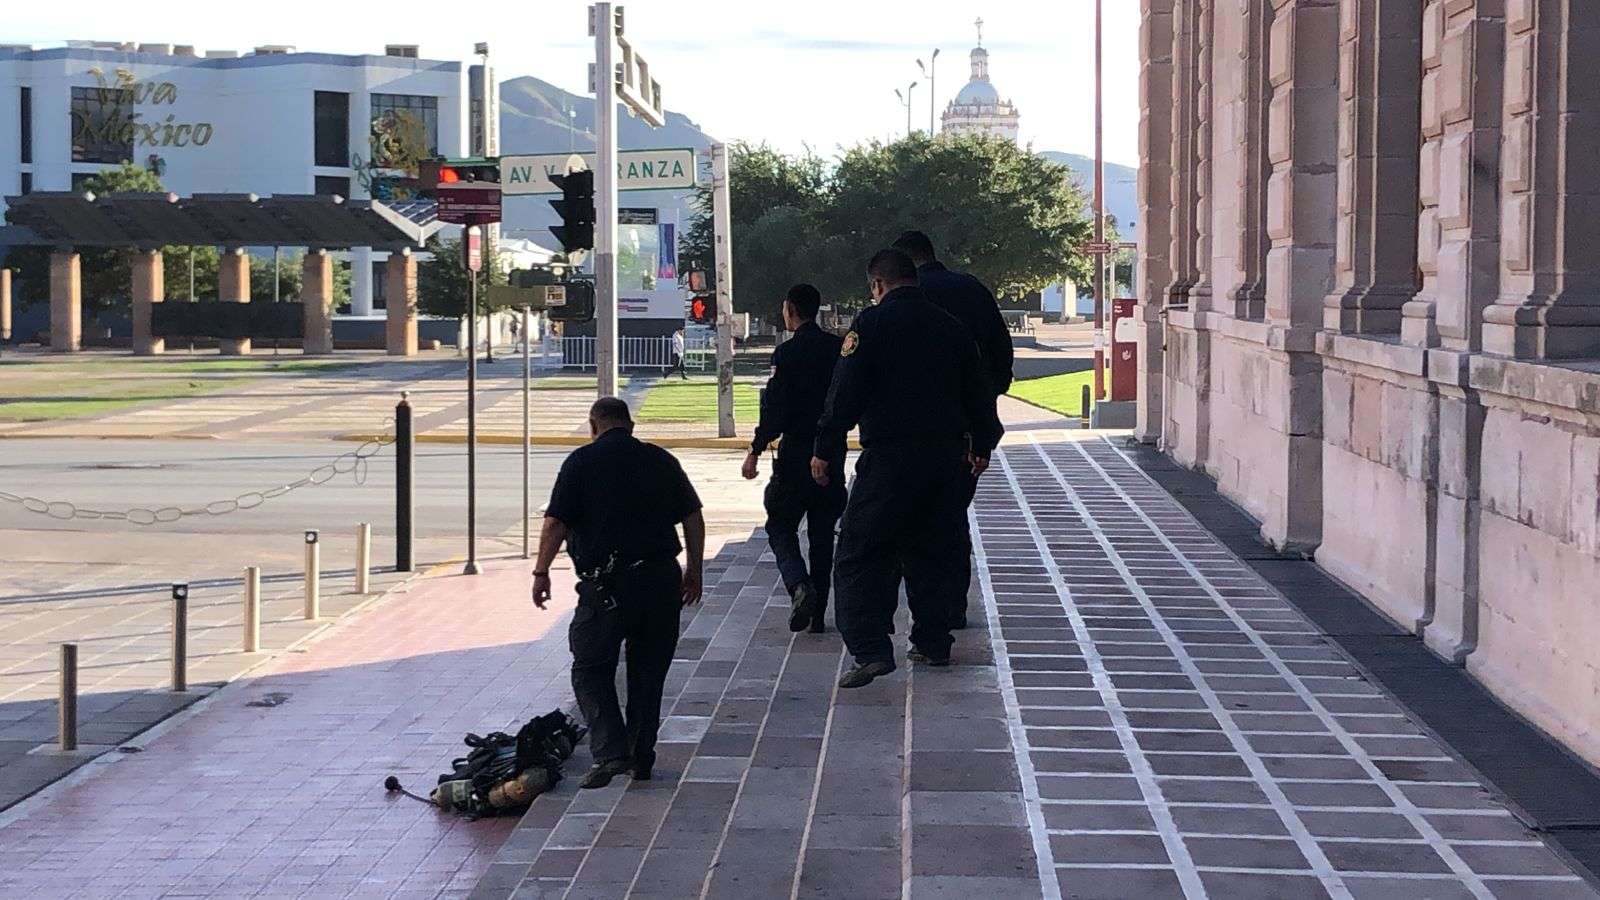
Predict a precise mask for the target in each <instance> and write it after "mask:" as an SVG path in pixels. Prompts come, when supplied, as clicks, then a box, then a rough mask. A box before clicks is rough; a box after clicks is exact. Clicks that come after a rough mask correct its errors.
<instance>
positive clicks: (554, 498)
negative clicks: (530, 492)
mask: <svg viewBox="0 0 1600 900" xmlns="http://www.w3.org/2000/svg"><path fill="white" fill-rule="evenodd" d="M698 509H700V497H699V495H697V494H696V493H695V492H694V485H692V484H690V483H689V476H688V475H685V474H684V471H683V466H681V465H679V464H678V460H677V458H676V457H674V456H673V455H672V454H671V453H668V452H667V451H665V450H663V449H661V448H660V447H657V446H656V445H654V444H647V443H645V442H643V441H641V440H638V439H636V438H635V437H634V436H633V435H632V434H629V433H628V430H627V429H625V428H613V429H611V430H610V431H607V432H605V433H604V434H602V435H600V437H599V438H597V439H595V440H594V441H593V442H592V443H589V444H585V445H584V446H582V447H579V448H578V449H576V450H574V451H572V453H571V455H569V456H568V457H567V459H566V461H565V462H563V463H562V464H561V473H560V474H559V475H557V476H556V483H555V487H553V488H551V489H550V505H549V506H547V507H546V508H545V515H547V516H550V517H551V518H554V519H559V520H560V521H561V522H562V524H564V525H566V526H567V527H568V528H569V529H571V533H570V534H569V535H568V537H567V550H568V552H570V553H571V554H572V562H573V564H574V565H576V566H577V568H578V571H579V572H584V571H588V570H590V569H593V568H596V567H599V566H603V565H605V563H606V560H607V559H609V558H610V556H611V554H612V553H613V552H615V553H616V554H617V558H618V560H619V561H620V562H623V563H628V562H634V561H637V560H641V559H654V558H657V557H662V556H676V555H677V554H678V551H679V550H682V549H683V545H682V544H680V543H679V542H678V529H677V525H678V523H679V522H682V521H683V520H684V519H687V518H688V517H689V516H690V515H691V514H693V513H694V512H695V511H696V510H698Z"/></svg>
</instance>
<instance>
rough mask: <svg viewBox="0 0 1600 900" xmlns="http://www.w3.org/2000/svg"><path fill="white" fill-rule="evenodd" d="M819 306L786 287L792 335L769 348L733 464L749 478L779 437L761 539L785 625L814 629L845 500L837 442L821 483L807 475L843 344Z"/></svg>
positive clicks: (817, 297) (801, 287) (808, 289)
mask: <svg viewBox="0 0 1600 900" xmlns="http://www.w3.org/2000/svg"><path fill="white" fill-rule="evenodd" d="M821 305H822V295H821V294H820V293H818V291H817V289H816V288H814V287H812V286H811V285H809V284H797V285H795V286H794V287H792V288H790V289H789V296H788V297H787V299H785V300H784V301H783V324H784V327H785V328H787V329H788V330H789V331H791V332H793V333H794V337H792V338H790V339H789V340H787V341H785V342H784V343H783V344H781V345H780V346H779V347H778V348H777V349H776V350H774V351H773V353H772V377H771V379H769V380H768V381H767V390H766V393H765V394H764V395H763V396H762V399H761V422H760V424H758V425H757V426H756V436H755V440H753V441H751V442H750V452H749V453H748V454H746V455H745V458H744V466H743V468H741V469H740V472H741V473H742V474H743V475H744V477H745V478H747V479H753V478H755V477H756V463H757V462H758V461H759V459H760V457H761V453H762V451H764V450H766V449H767V446H768V445H769V444H771V443H772V442H773V441H774V440H776V439H778V438H780V437H781V438H782V442H781V443H779V445H778V458H777V459H776V460H775V461H774V462H773V464H772V479H771V480H770V481H768V482H767V492H766V495H765V497H764V499H765V501H766V507H767V543H768V544H769V545H771V547H772V555H773V556H774V557H776V558H777V561H778V572H779V573H781V574H782V575H783V586H784V587H785V588H787V589H788V590H789V598H790V611H789V630H790V631H799V630H801V629H802V628H805V627H806V626H807V625H809V626H810V628H811V632H812V633H813V634H821V633H822V630H823V625H822V619H823V613H824V612H825V611H826V610H827V608H828V588H829V587H830V586H831V584H832V580H833V529H834V526H835V525H836V524H837V523H838V521H839V514H840V513H841V512H843V511H844V502H845V490H844V447H843V445H842V443H841V445H840V446H839V447H837V448H835V450H830V452H829V455H828V459H829V460H830V461H831V464H830V468H829V469H828V484H827V485H826V486H824V485H819V484H817V483H816V482H815V481H813V480H812V478H811V453H812V446H813V445H814V444H815V443H816V438H817V420H818V419H820V418H822V404H823V402H824V401H825V400H826V399H827V396H828V383H829V381H830V380H831V379H832V378H833V367H834V364H835V363H837V362H838V361H839V347H840V346H841V344H842V343H843V342H842V341H841V340H840V339H839V337H838V336H837V335H833V334H829V333H828V332H826V331H823V330H822V329H821V328H818V327H817V322H816V319H817V310H818V308H820V307H821ZM802 517H803V518H804V519H805V520H806V538H807V540H808V542H809V543H810V545H811V568H810V570H809V571H808V570H807V569H806V559H805V557H804V556H802V555H801V553H800V533H799V528H800V519H801V518H802Z"/></svg>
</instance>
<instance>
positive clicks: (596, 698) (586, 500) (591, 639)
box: [533, 397, 706, 788]
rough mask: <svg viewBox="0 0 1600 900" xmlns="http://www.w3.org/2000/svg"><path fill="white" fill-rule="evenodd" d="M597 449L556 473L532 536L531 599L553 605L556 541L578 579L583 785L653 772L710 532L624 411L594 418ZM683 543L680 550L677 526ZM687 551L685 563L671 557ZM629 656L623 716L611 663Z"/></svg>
mask: <svg viewBox="0 0 1600 900" xmlns="http://www.w3.org/2000/svg"><path fill="white" fill-rule="evenodd" d="M589 432H590V434H591V435H593V440H592V441H591V442H590V443H589V444H587V445H585V446H583V447H579V448H578V449H576V450H574V451H572V454H571V455H570V456H568V457H567V459H566V461H565V462H564V463H562V464H561V472H560V474H559V475H557V476H556V483H555V487H553V488H552V489H551V491H550V503H549V505H548V506H547V507H546V508H545V518H544V525H543V528H542V530H541V531H540V534H539V556H538V560H537V562H536V563H535V568H534V571H533V602H534V605H535V606H537V607H539V608H540V609H544V608H545V604H546V603H548V602H549V600H550V564H551V563H552V562H554V561H555V557H556V553H557V551H559V550H560V548H561V544H562V542H563V541H565V542H566V544H567V550H568V552H569V553H571V555H572V562H573V566H574V568H575V569H576V570H577V573H578V579H579V582H578V608H577V609H576V610H575V611H574V612H573V614H572V626H571V628H570V629H569V631H568V641H569V643H570V645H571V648H572V689H573V691H574V692H575V693H576V694H577V696H578V706H579V707H580V708H581V709H582V710H583V717H584V719H585V720H586V721H587V722H588V723H589V746H590V748H591V749H592V750H593V751H594V759H595V766H594V768H593V769H591V770H590V771H589V774H588V775H587V776H586V777H585V778H584V780H583V782H582V786H583V787H586V788H597V787H604V786H606V785H607V784H609V783H610V782H611V779H612V778H614V777H616V776H617V775H619V774H622V773H623V772H627V771H630V770H631V771H632V773H633V777H634V778H635V779H637V780H643V779H647V778H649V777H650V775H651V768H652V767H653V766H654V765H655V758H656V754H655V746H656V732H657V731H658V730H659V728H660V726H661V691H662V686H663V685H664V684H665V682H666V680H667V670H668V668H670V667H671V665H672V654H673V651H674V650H676V649H677V646H678V611H679V610H680V609H681V608H682V607H684V606H690V605H692V604H695V603H698V602H699V601H700V593H701V579H702V571H703V567H704V566H703V564H704V560H705V538H706V523H705V519H704V517H703V516H702V515H701V513H700V498H699V497H698V496H697V495H696V494H695V491H694V486H693V485H691V484H690V483H689V478H688V476H687V475H685V474H684V471H683V467H682V466H681V465H679V464H678V461H677V459H675V458H674V457H673V456H672V454H670V453H668V452H667V451H665V450H663V449H661V448H660V447H657V446H655V445H654V444H647V443H644V442H643V441H639V440H637V439H635V438H634V436H633V421H632V418H631V417H630V416H629V414H628V405H627V404H626V403H624V402H622V401H621V400H618V399H617V398H615V397H602V398H601V399H599V400H596V401H595V403H594V406H592V407H590V409H589ZM680 524H681V525H682V526H683V538H684V543H683V544H680V543H679V542H678V531H677V526H678V525H680ZM684 545H687V546H688V563H687V565H686V566H685V567H683V568H680V567H679V566H678V552H679V551H680V550H682V549H684ZM624 645H626V646H627V653H628V711H627V717H626V718H624V717H623V714H622V710H621V709H620V708H619V706H618V704H617V659H618V655H619V652H620V651H621V649H622V647H623V646H624Z"/></svg>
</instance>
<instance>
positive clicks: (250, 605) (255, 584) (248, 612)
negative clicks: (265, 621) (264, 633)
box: [244, 566, 261, 653]
mask: <svg viewBox="0 0 1600 900" xmlns="http://www.w3.org/2000/svg"><path fill="white" fill-rule="evenodd" d="M260 649H261V567H260V566H248V567H246V568H245V570H244V652H246V653H256V652H258V651H260Z"/></svg>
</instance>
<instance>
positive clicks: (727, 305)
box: [711, 143, 734, 437]
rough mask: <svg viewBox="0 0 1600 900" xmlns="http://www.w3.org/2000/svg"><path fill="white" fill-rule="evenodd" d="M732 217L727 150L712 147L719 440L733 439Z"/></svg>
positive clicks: (712, 218) (720, 147) (724, 146)
mask: <svg viewBox="0 0 1600 900" xmlns="http://www.w3.org/2000/svg"><path fill="white" fill-rule="evenodd" d="M732 222H733V215H732V212H731V211H730V210H729V207H728V146H727V145H726V144H720V143H718V144H712V145H711V227H712V231H714V232H715V233H716V263H717V437H733V434H734V423H733V229H732Z"/></svg>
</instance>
